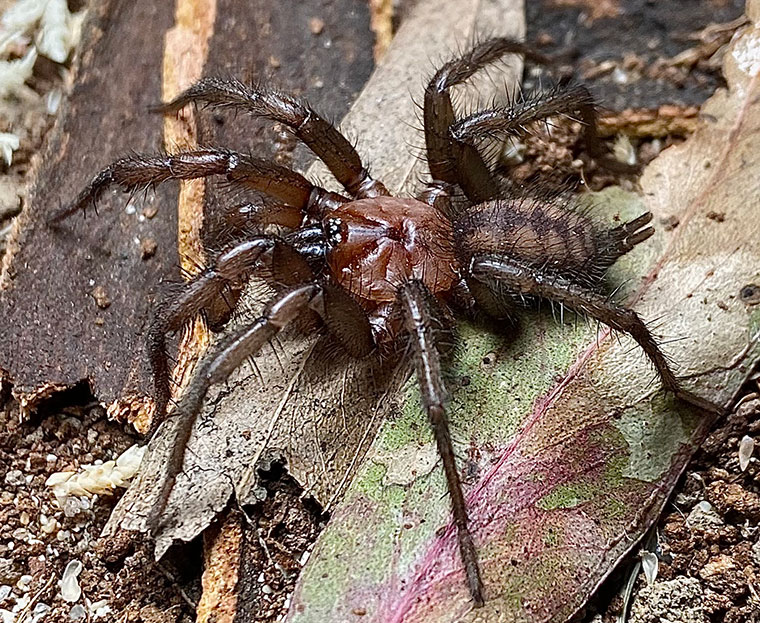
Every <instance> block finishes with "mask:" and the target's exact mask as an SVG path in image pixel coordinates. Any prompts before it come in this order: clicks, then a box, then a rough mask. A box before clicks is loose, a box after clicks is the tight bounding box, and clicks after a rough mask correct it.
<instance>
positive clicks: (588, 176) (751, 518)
mask: <svg viewBox="0 0 760 623" xmlns="http://www.w3.org/2000/svg"><path fill="white" fill-rule="evenodd" d="M8 4H9V2H0V10H2V9H4V8H5V7H6V6H7V5H8ZM38 65H39V67H37V66H35V74H34V78H33V80H32V82H31V83H30V87H31V88H32V90H33V91H34V92H36V93H37V94H38V96H39V97H38V98H37V99H36V100H35V99H34V98H31V99H30V100H28V101H26V102H21V101H18V102H15V103H11V104H8V103H7V102H6V103H5V104H3V105H2V107H1V108H0V131H5V130H7V129H9V128H11V127H12V128H13V129H14V130H16V131H19V129H20V136H21V147H20V149H19V150H18V151H16V152H15V154H14V161H13V165H12V166H11V167H10V168H7V169H6V170H5V171H4V174H3V175H2V176H0V255H2V253H3V240H4V238H5V235H6V234H7V231H8V229H9V226H10V222H11V219H12V217H13V216H15V214H17V213H18V211H19V210H20V207H21V198H22V197H23V194H24V190H23V186H24V183H25V180H26V175H27V172H28V170H29V166H30V162H31V159H32V157H33V156H34V154H36V153H37V152H38V151H39V149H40V146H41V144H42V141H43V139H44V135H45V132H46V131H47V129H48V128H49V127H50V125H51V124H52V122H53V120H54V116H53V115H50V114H48V112H47V106H46V103H45V95H46V94H47V93H50V92H51V91H55V90H56V89H60V88H63V85H64V82H65V67H61V66H58V65H56V64H54V63H52V62H49V61H45V60H44V59H41V60H40V61H39V62H38ZM30 102H31V103H30ZM577 133H578V127H573V126H572V124H569V125H567V126H560V127H559V128H558V129H555V130H554V131H553V142H552V145H553V147H552V148H551V149H550V150H548V151H547V148H546V143H545V142H542V141H540V140H537V141H536V142H535V144H534V141H533V140H532V139H531V140H530V141H528V143H527V145H526V149H525V153H524V154H523V155H522V156H521V159H522V162H521V163H520V164H519V165H518V166H517V167H516V170H515V172H514V175H515V176H516V178H517V179H518V180H525V179H529V178H530V176H531V175H534V174H536V173H537V172H541V171H542V170H544V171H548V170H557V164H558V163H560V164H561V169H562V171H564V172H565V173H564V174H566V175H567V176H569V177H573V175H575V176H579V173H578V172H579V171H580V170H581V168H583V171H584V175H585V177H584V180H585V182H586V183H588V184H589V186H590V187H592V188H598V187H602V186H604V185H607V184H609V183H611V182H613V181H618V182H620V180H619V179H618V180H616V179H615V178H614V177H610V176H609V175H608V174H607V173H606V172H604V171H599V170H597V169H595V168H593V166H591V168H589V164H588V161H587V160H585V161H584V157H583V154H582V153H580V152H581V151H582V150H580V148H579V147H578V146H577ZM674 140H680V138H679V137H675V138H674V137H665V138H663V139H662V140H658V141H654V140H645V141H643V142H641V143H640V144H639V145H638V157H639V159H641V160H644V161H646V160H648V159H650V158H652V157H654V156H655V155H656V152H657V151H659V150H660V149H662V148H663V147H665V146H667V144H669V142H670V141H674ZM584 162H585V164H584ZM623 183H624V184H631V182H630V181H624V182H623ZM80 389H81V388H80ZM9 390H10V388H9V387H8V386H7V385H6V386H5V387H3V388H2V391H0V617H2V619H1V620H2V623H9V622H10V621H15V622H16V623H21V622H24V623H30V622H42V621H45V622H50V623H63V622H68V621H72V620H81V621H97V620H102V621H115V622H120V623H121V622H124V623H126V622H135V623H136V622H141V621H142V622H145V623H173V622H177V623H179V622H186V621H192V620H194V609H195V606H196V604H197V602H198V600H199V599H200V594H201V573H202V568H201V547H200V543H198V542H196V543H193V544H190V545H189V546H187V547H184V548H175V549H173V550H172V551H171V552H170V554H169V556H167V558H166V559H165V560H164V561H162V562H160V563H156V562H154V561H153V559H152V556H151V553H150V546H149V544H147V543H131V544H129V545H128V546H127V547H125V548H123V549H122V550H121V551H120V552H119V554H118V555H114V553H113V552H114V551H116V550H117V549H118V548H114V547H113V545H114V544H113V543H110V544H109V543H104V542H102V541H101V540H100V539H99V535H100V531H101V530H102V527H103V525H104V524H105V521H106V520H107V518H108V515H109V513H110V511H111V509H112V508H113V506H114V504H115V502H116V499H117V496H118V491H117V492H116V495H111V496H98V497H95V498H92V499H90V500H89V501H85V502H84V503H82V504H73V505H67V507H65V508H63V509H61V508H58V507H57V505H56V502H55V500H54V498H53V496H52V494H51V491H50V489H49V487H46V486H45V481H46V480H47V478H48V477H49V476H50V474H52V473H54V472H58V471H64V470H68V469H76V468H78V467H79V466H81V465H83V464H93V463H96V462H99V461H103V462H105V461H108V460H110V459H114V458H116V457H117V456H118V455H119V454H121V453H122V452H123V451H124V450H126V449H127V448H129V447H130V446H132V445H133V444H134V443H136V442H137V441H139V440H138V438H137V436H136V435H134V434H132V432H130V431H129V430H127V429H126V428H125V427H123V426H121V425H119V424H116V423H114V422H111V421H108V419H107V418H106V415H105V412H104V410H103V409H102V408H101V407H100V406H98V405H93V404H86V402H87V396H86V392H84V391H73V392H70V393H68V394H65V395H62V396H59V397H58V398H57V399H56V400H55V402H51V403H49V404H47V405H46V406H45V408H44V410H42V411H41V412H40V413H38V414H37V415H36V416H35V417H34V418H33V419H31V420H29V421H25V422H21V421H20V420H19V416H18V405H17V404H16V403H15V402H14V401H13V400H12V399H11V398H10V391H9ZM758 394H760V387H758V384H757V382H756V381H751V382H749V383H748V384H747V386H746V387H745V389H744V395H743V398H742V399H741V400H740V406H739V408H738V409H737V410H736V412H735V413H733V414H732V415H731V416H729V417H727V418H726V419H725V420H723V421H721V422H720V423H719V424H718V425H717V426H716V428H715V430H714V431H713V432H712V434H711V436H710V438H709V439H708V441H707V442H706V443H705V444H704V447H703V448H702V449H701V450H700V452H699V453H698V455H697V456H696V457H695V459H694V461H693V462H692V464H691V466H690V468H689V470H688V471H687V473H686V474H685V475H684V477H683V479H682V481H681V484H680V485H679V487H678V490H677V491H676V492H675V494H674V497H673V499H672V502H671V503H670V505H669V506H668V510H667V512H666V514H665V515H664V516H663V518H662V519H661V521H660V522H659V524H658V526H657V530H656V543H657V544H656V547H654V548H653V549H654V552H655V554H656V556H657V559H658V561H659V570H658V574H657V578H656V580H655V581H654V582H653V583H651V584H648V583H647V581H646V580H645V578H644V574H643V573H642V572H641V571H638V572H637V575H636V577H635V586H634V589H633V596H632V598H631V600H630V604H626V601H627V600H625V599H624V598H623V597H622V596H621V594H620V593H621V589H622V587H623V586H624V585H625V584H626V582H627V581H628V580H629V578H630V576H631V573H632V567H633V565H634V564H635V563H636V559H635V558H633V559H632V560H631V561H630V563H629V564H627V565H623V568H621V569H620V570H619V571H617V572H616V573H615V574H614V575H613V577H612V578H610V580H609V581H608V582H607V583H606V584H605V586H604V587H603V588H602V589H601V590H600V592H599V595H598V596H597V598H596V599H595V600H594V602H593V603H592V604H591V605H590V606H589V608H588V611H587V613H586V614H585V619H586V620H587V621H595V622H599V621H603V622H604V623H613V622H616V621H619V617H620V616H621V615H622V614H623V610H624V607H625V605H628V610H629V613H628V616H629V620H631V621H634V622H636V623H659V622H664V621H671V622H676V621H683V622H685V623H708V622H711V623H718V622H721V621H726V622H727V623H740V622H755V621H760V529H759V528H758V526H759V525H760V462H758V460H757V459H756V458H753V459H751V460H750V462H749V465H748V467H747V468H746V470H745V471H741V470H740V467H739V451H738V448H739V443H740V440H741V439H742V437H743V436H744V435H749V436H753V437H756V436H757V435H758V434H760V398H759V397H758ZM83 402H84V403H85V404H82V403H83ZM270 485H271V487H270V496H269V501H268V502H267V503H265V504H264V505H263V506H262V507H261V508H257V509H249V511H250V513H251V518H252V520H253V521H255V522H256V524H257V525H258V527H259V528H261V530H260V533H263V534H266V535H268V536H267V538H269V539H271V542H270V547H267V548H266V549H267V551H268V552H271V551H274V552H276V553H275V555H274V557H271V556H270V557H269V558H268V560H267V561H266V562H265V563H264V565H263V569H264V571H263V572H262V573H261V576H260V577H259V578H258V579H257V581H259V582H261V583H262V584H263V585H265V586H267V587H268V588H269V590H268V591H264V593H263V595H264V596H263V597H262V601H261V603H260V604H258V612H259V615H260V616H259V618H257V620H261V621H275V620H277V618H278V617H279V616H280V615H281V613H282V608H283V604H284V603H285V602H286V599H287V596H288V594H289V592H290V591H291V590H292V587H293V585H294V582H295V578H296V576H297V573H296V572H297V570H298V565H299V562H298V556H297V555H295V554H293V553H294V552H300V551H303V550H304V549H305V548H306V545H307V544H309V543H311V542H313V540H314V539H315V538H316V536H317V535H318V533H319V528H320V525H322V523H323V522H324V520H325V517H323V516H322V515H321V514H320V512H319V509H318V508H315V507H314V506H311V505H309V504H308V503H303V502H302V501H300V500H299V499H298V491H297V490H296V489H295V485H294V484H293V483H291V482H288V481H287V480H285V481H283V480H280V479H278V474H277V473H274V474H272V478H271V482H270ZM275 501H277V504H275ZM270 502H271V503H270ZM275 509H278V510H275ZM282 509H286V512H283V510H282ZM262 551H263V550H262ZM264 558H265V557H264V555H263V554H262V561H263V560H264ZM72 561H79V562H81V564H82V571H81V574H80V575H79V578H78V582H79V585H80V586H81V590H82V595H81V597H80V598H79V599H77V600H76V601H73V602H67V601H65V600H64V599H63V597H62V595H61V588H60V585H59V583H60V580H61V577H62V574H63V572H64V569H65V568H66V566H67V565H68V564H69V563H70V562H72ZM283 570H286V571H287V573H285V572H283Z"/></svg>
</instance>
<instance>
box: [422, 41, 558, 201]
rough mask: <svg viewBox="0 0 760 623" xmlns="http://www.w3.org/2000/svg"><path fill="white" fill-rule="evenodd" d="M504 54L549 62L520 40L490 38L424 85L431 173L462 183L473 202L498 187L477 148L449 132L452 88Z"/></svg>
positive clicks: (452, 116) (453, 118)
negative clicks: (519, 55) (450, 90)
mask: <svg viewBox="0 0 760 623" xmlns="http://www.w3.org/2000/svg"><path fill="white" fill-rule="evenodd" d="M505 54H521V55H523V56H524V57H526V58H529V59H531V60H533V61H535V62H538V63H542V64H548V63H549V62H550V61H549V59H548V58H546V57H545V56H543V55H541V54H537V53H536V52H534V51H532V50H531V49H530V48H529V47H528V46H526V45H524V44H522V43H519V42H517V41H513V40H511V39H506V38H497V39H490V40H488V41H485V42H483V43H481V44H480V45H477V46H475V47H474V48H473V49H472V50H470V51H469V52H467V53H466V54H464V55H462V56H461V57H459V58H456V59H454V60H452V61H449V62H448V63H446V64H445V65H444V66H443V67H441V68H440V69H439V70H438V71H437V72H436V73H435V75H434V76H433V77H432V78H431V79H430V82H428V84H427V87H426V88H425V103H424V109H423V120H424V126H425V147H426V150H427V161H428V166H429V168H430V174H431V175H432V177H433V179H434V180H438V181H442V182H447V183H449V184H457V185H459V186H460V187H461V188H462V190H463V191H464V193H465V195H467V198H468V199H469V200H470V201H472V202H473V203H481V202H483V201H487V200H489V199H493V198H494V197H496V196H497V195H498V193H499V187H498V184H497V183H496V181H495V180H494V178H493V175H492V174H491V171H490V170H489V168H488V166H487V165H486V163H485V162H484V160H483V157H482V156H481V155H480V153H479V152H478V150H477V149H476V148H475V147H474V146H472V145H468V144H467V143H464V142H462V141H460V140H459V139H457V138H456V137H454V136H452V134H451V133H450V131H449V128H450V127H451V126H452V125H453V124H454V123H455V122H456V115H455V113H454V106H453V104H452V102H451V95H450V93H449V89H450V88H451V87H453V86H456V85H458V84H462V83H463V82H465V81H466V80H468V79H469V78H471V77H472V76H473V74H475V73H476V72H477V71H478V70H479V69H481V68H483V67H485V66H486V65H489V64H491V63H494V62H496V61H498V60H499V59H500V58H501V57H502V56H504V55H505Z"/></svg>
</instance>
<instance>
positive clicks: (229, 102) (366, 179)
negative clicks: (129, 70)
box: [156, 78, 389, 198]
mask: <svg viewBox="0 0 760 623" xmlns="http://www.w3.org/2000/svg"><path fill="white" fill-rule="evenodd" d="M190 103H200V104H205V105H207V106H212V107H218V108H232V109H237V110H243V111H245V112H248V113H251V114H253V115H256V116H260V117H265V118H267V119H271V120H272V121H276V122H277V123H282V124H284V125H286V126H288V127H289V128H290V129H291V130H292V131H293V133H294V134H295V135H296V137H298V138H299V139H300V140H301V141H303V142H304V143H305V144H306V146H307V147H309V149H311V150H312V151H313V152H314V153H315V154H316V155H317V156H318V157H319V158H320V159H321V160H322V161H323V162H324V163H325V164H326V165H327V168H328V169H329V170H330V172H331V173H332V174H333V175H334V176H335V179H337V180H338V182H340V184H341V185H342V186H343V188H345V189H346V191H348V192H349V193H350V194H351V195H353V196H355V197H358V198H363V197H376V196H378V195H388V194H389V193H388V191H387V189H386V188H385V186H384V185H383V184H382V182H379V181H377V180H373V179H372V178H371V177H370V175H369V172H368V171H367V169H366V168H365V167H364V165H363V164H362V161H361V158H360V157H359V154H358V153H357V151H356V149H354V147H353V145H351V143H350V142H349V141H348V139H346V138H345V137H344V136H343V135H342V134H341V133H340V132H339V131H338V129H337V128H336V127H335V126H334V125H332V124H331V123H329V122H328V121H325V120H324V119H322V117H320V116H319V115H318V114H317V113H316V112H315V111H314V110H312V109H311V107H310V106H309V105H308V104H306V103H304V102H301V101H300V100H298V99H297V98H295V97H292V96H290V95H286V94H284V93H279V92H278V91H275V90H273V89H268V88H264V87H261V86H249V85H246V84H243V83H242V82H240V81H238V80H223V79H220V78H203V79H202V80H200V81H198V82H196V83H195V84H194V85H193V86H191V87H190V88H188V89H187V90H186V91H184V92H183V93H180V94H179V95H178V96H177V97H175V98H174V99H173V100H172V101H171V102H168V103H166V104H162V105H160V106H158V107H156V111H158V112H161V113H164V114H166V113H171V112H176V111H178V110H180V109H181V108H184V107H185V106H187V105H188V104H190Z"/></svg>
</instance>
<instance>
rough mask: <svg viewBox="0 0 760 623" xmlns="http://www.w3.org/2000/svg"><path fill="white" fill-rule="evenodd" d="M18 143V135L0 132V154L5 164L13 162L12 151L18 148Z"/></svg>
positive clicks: (9, 164)
mask: <svg viewBox="0 0 760 623" xmlns="http://www.w3.org/2000/svg"><path fill="white" fill-rule="evenodd" d="M19 144H20V140H19V137H18V136H16V135H15V134H10V133H9V132H0V154H1V155H2V157H3V160H5V164H6V165H8V166H11V164H12V163H13V152H14V151H16V150H17V149H18V146H19Z"/></svg>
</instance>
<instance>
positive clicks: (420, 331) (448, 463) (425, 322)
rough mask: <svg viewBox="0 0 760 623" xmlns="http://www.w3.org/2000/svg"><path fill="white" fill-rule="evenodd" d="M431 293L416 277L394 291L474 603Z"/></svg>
mask: <svg viewBox="0 0 760 623" xmlns="http://www.w3.org/2000/svg"><path fill="white" fill-rule="evenodd" d="M432 300H434V299H433V297H432V294H430V292H429V291H428V289H427V288H426V287H425V285H424V284H423V283H422V282H420V281H408V282H406V283H404V284H403V285H402V286H401V287H400V288H399V291H398V299H397V301H398V304H399V306H400V308H401V313H402V317H403V321H404V329H405V330H406V332H407V333H408V334H409V335H410V336H411V338H412V339H411V345H412V348H413V350H414V354H415V357H414V364H415V369H416V372H417V380H418V382H419V384H420V394H421V396H422V406H423V408H424V410H425V412H426V413H427V415H428V419H429V420H430V425H431V426H432V428H433V434H434V435H435V441H436V445H437V446H438V453H439V455H440V456H441V460H442V461H443V470H444V473H445V474H446V484H447V486H448V489H449V495H450V496H451V509H452V514H453V516H454V523H455V525H456V528H457V539H458V542H459V552H460V555H461V558H462V562H463V563H464V568H465V575H466V576H467V586H468V588H469V590H470V595H471V597H472V600H473V602H474V605H475V606H476V607H480V606H482V605H483V604H484V600H483V580H482V579H481V577H480V567H479V565H478V553H477V550H476V549H475V543H474V542H473V540H472V535H471V534H470V531H469V528H468V525H467V506H466V504H465V500H464V494H463V493H462V484H461V482H460V480H459V473H458V472H457V466H456V460H455V457H454V448H453V446H452V443H451V433H450V431H449V424H448V420H447V418H446V410H445V404H444V403H445V400H446V387H445V386H444V383H443V374H442V371H441V357H440V353H439V350H438V346H437V344H436V337H435V334H434V329H433V326H434V320H435V314H434V312H433V310H432V304H431V301H432Z"/></svg>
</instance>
